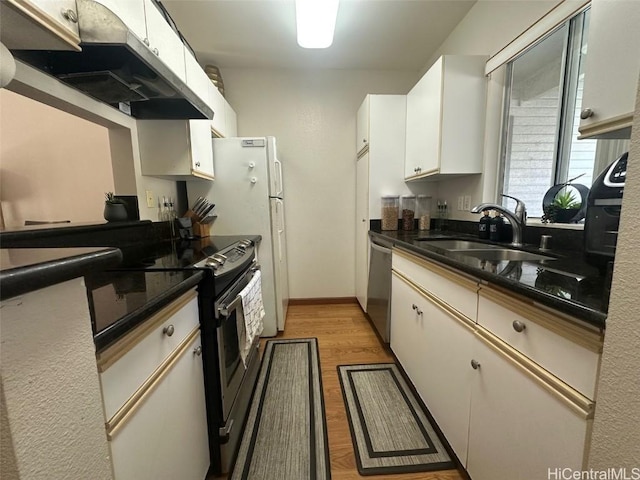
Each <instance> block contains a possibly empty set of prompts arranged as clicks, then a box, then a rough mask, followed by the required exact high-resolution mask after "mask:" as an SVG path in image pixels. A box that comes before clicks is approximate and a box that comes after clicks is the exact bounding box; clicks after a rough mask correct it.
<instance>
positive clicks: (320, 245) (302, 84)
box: [222, 69, 418, 298]
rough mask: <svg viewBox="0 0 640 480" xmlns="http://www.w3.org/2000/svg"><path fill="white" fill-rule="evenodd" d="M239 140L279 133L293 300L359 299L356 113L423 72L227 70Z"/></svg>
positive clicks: (405, 86)
mask: <svg viewBox="0 0 640 480" xmlns="http://www.w3.org/2000/svg"><path fill="white" fill-rule="evenodd" d="M222 73H223V77H224V79H225V86H226V89H227V98H228V100H229V103H230V104H231V105H232V106H233V108H234V110H235V111H236V112H237V114H238V134H239V135H240V136H258V135H261V136H262V135H274V136H275V137H277V139H278V152H279V157H280V158H281V160H282V161H283V166H284V184H285V197H286V202H285V214H286V221H287V242H288V255H289V275H290V280H289V285H290V295H291V297H292V298H314V297H316V298H317V297H353V296H355V287H354V282H355V273H354V269H355V260H354V254H355V227H354V221H355V169H356V148H355V137H356V127H355V125H356V112H357V110H358V107H359V106H360V104H361V103H362V100H363V99H364V97H365V95H366V94H367V93H401V94H404V93H406V92H407V91H408V90H409V88H410V87H411V86H412V85H413V84H414V83H415V81H416V79H417V78H418V77H417V72H402V71H400V72H399V71H361V70H270V69H264V70H262V69H224V71H223V72H222Z"/></svg>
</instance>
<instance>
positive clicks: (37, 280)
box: [0, 247, 122, 300]
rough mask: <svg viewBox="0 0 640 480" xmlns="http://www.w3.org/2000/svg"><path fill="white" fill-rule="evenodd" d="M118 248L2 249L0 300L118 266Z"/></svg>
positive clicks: (120, 256)
mask: <svg viewBox="0 0 640 480" xmlns="http://www.w3.org/2000/svg"><path fill="white" fill-rule="evenodd" d="M121 261H122V252H120V250H118V249H117V248H104V247H102V248H100V247H98V248H91V247H90V248H75V247H74V248H10V249H4V248H3V249H0V300H5V299H7V298H11V297H15V296H17V295H22V294H25V293H28V292H32V291H34V290H38V289H41V288H44V287H48V286H50V285H55V284H57V283H62V282H65V281H67V280H71V279H73V278H77V277H82V276H84V275H86V274H87V273H90V272H95V271H96V270H104V269H106V268H111V267H115V266H117V265H118V264H119V263H120V262H121Z"/></svg>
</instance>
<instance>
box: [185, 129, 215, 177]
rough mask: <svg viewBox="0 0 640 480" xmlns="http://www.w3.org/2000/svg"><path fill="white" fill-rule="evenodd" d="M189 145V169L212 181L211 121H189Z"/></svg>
mask: <svg viewBox="0 0 640 480" xmlns="http://www.w3.org/2000/svg"><path fill="white" fill-rule="evenodd" d="M189 137H190V143H191V169H192V170H193V172H194V173H195V174H199V175H202V176H205V177H207V178H210V179H211V180H213V177H214V175H213V145H212V144H211V121H210V120H189Z"/></svg>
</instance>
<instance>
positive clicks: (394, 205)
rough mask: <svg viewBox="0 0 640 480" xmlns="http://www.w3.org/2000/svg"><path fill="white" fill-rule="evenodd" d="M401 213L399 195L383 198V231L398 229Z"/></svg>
mask: <svg viewBox="0 0 640 480" xmlns="http://www.w3.org/2000/svg"><path fill="white" fill-rule="evenodd" d="M399 211H400V196H399V195H384V196H383V197H382V215H381V217H382V230H397V229H398V217H399Z"/></svg>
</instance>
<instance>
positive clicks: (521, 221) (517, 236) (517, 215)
mask: <svg viewBox="0 0 640 480" xmlns="http://www.w3.org/2000/svg"><path fill="white" fill-rule="evenodd" d="M500 196H501V197H507V198H511V199H512V200H515V201H516V210H515V212H512V211H511V210H508V209H506V208H504V207H503V206H502V205H498V204H496V203H481V204H480V205H476V206H475V207H473V208H472V209H471V213H480V212H482V211H483V210H489V209H491V210H497V211H498V212H500V213H502V214H503V215H504V216H505V217H507V219H508V220H509V223H511V228H512V229H513V240H512V242H511V245H513V246H514V247H521V246H522V238H523V236H524V227H525V225H526V224H527V207H526V206H525V204H524V202H523V201H522V200H520V199H518V198H515V197H512V196H510V195H504V194H501V195H500Z"/></svg>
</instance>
